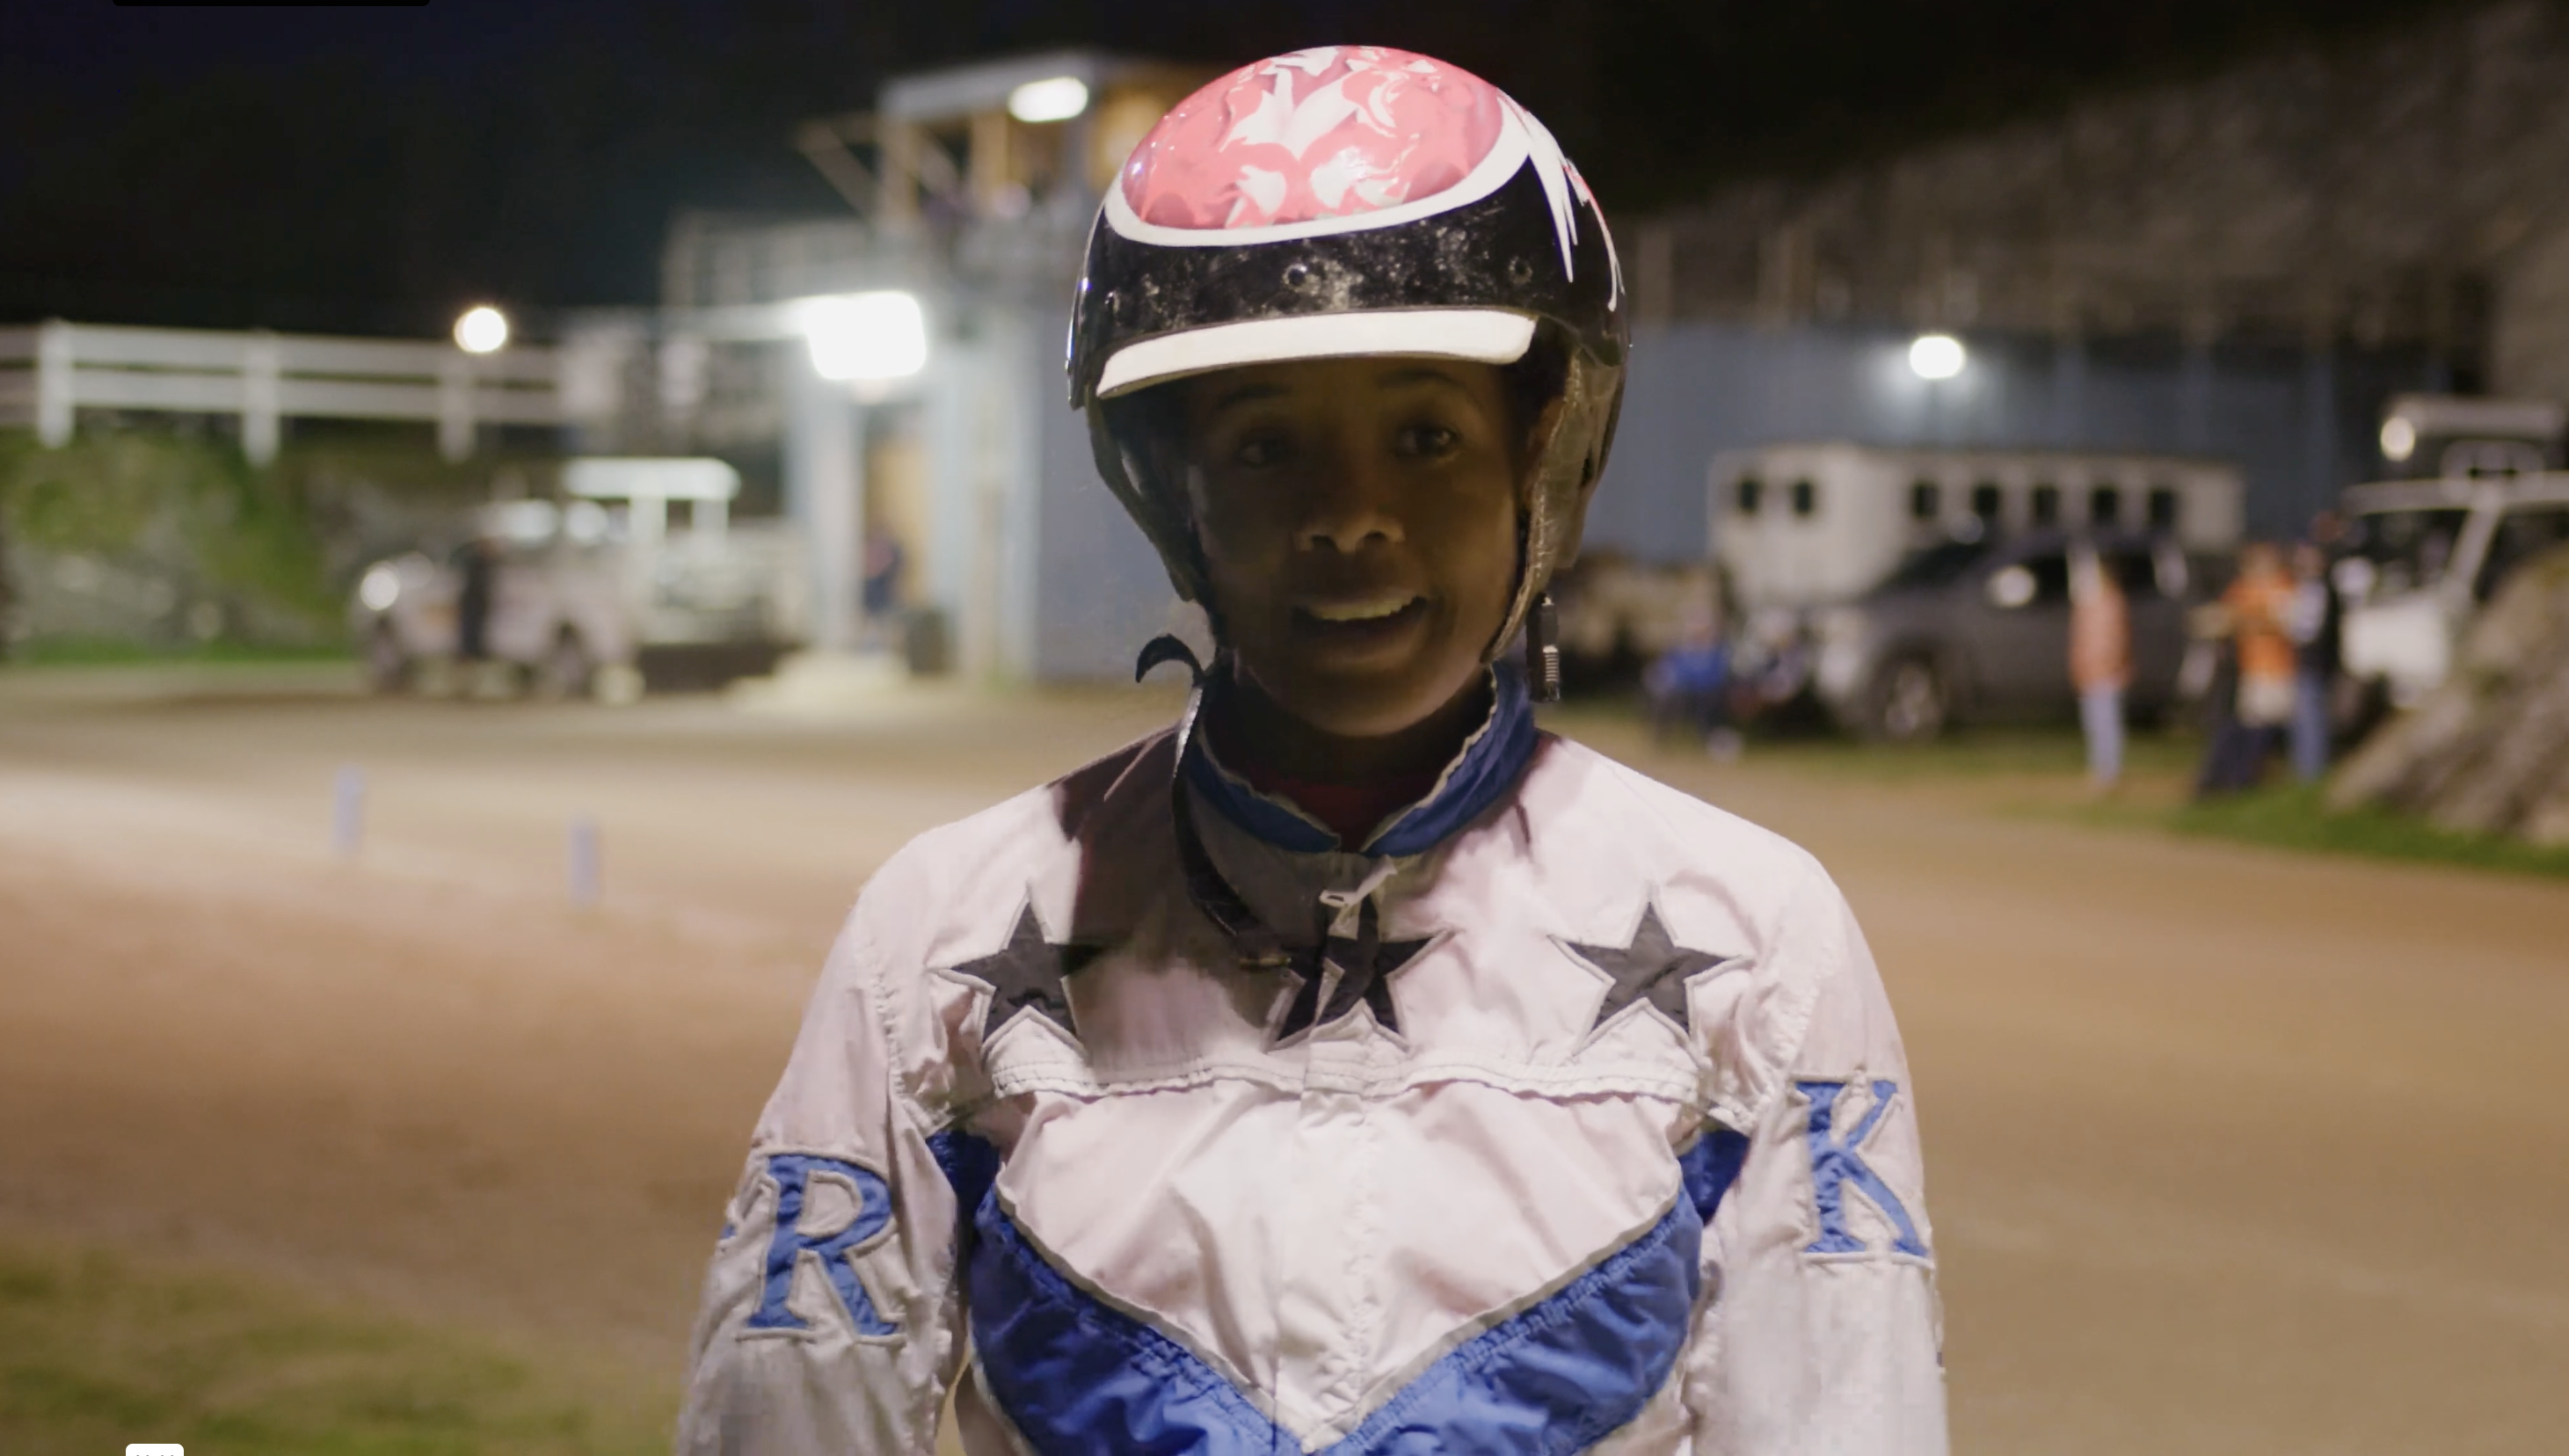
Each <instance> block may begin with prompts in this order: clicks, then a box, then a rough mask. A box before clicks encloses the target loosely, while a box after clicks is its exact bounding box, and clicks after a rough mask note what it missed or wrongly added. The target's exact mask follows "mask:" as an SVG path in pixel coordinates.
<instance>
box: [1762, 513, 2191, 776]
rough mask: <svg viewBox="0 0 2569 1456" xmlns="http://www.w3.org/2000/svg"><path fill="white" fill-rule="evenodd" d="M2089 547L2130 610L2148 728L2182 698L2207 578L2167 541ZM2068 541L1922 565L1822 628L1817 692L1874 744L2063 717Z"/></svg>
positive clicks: (1971, 546) (1998, 548) (2032, 535)
mask: <svg viewBox="0 0 2569 1456" xmlns="http://www.w3.org/2000/svg"><path fill="white" fill-rule="evenodd" d="M2091 540H2092V541H2093V542H2094V543H2095V546H2096V549H2097V551H2098V553H2099V554H2100V555H2101V556H2102V557H2103V559H2104V562H2105V565H2106V568H2107V569H2108V570H2110V571H2112V572H2113V574H2114V578H2115V580H2117V581H2118V582H2120V583H2121V585H2122V588H2123V593H2124V596H2125V598H2126V600H2127V601H2128V602H2129V603H2130V607H2131V622H2132V685H2131V688H2130V689H2129V691H2128V692H2127V693H2126V694H2125V696H2124V703H2125V705H2126V707H2127V709H2128V710H2129V711H2130V712H2131V713H2132V714H2133V715H2134V716H2135V717H2138V718H2143V719H2147V718H2149V717H2152V716H2155V715H2157V714H2159V713H2161V712H2163V711H2165V710H2166V709H2167V708H2168V707H2169V706H2170V705H2171V704H2173V703H2174V702H2175V701H2176V700H2177V698H2178V696H2179V692H2178V688H2177V682H2178V676H2179V670H2180V668H2181V667H2182V666H2183V664H2184V661H2185V655H2186V622H2185V615H2186V604H2187V599H2188V596H2187V593H2188V588H2189V583H2190V582H2191V581H2193V580H2195V579H2196V578H2198V577H2199V576H2200V575H2201V574H2202V573H2201V569H2200V566H2201V563H2198V562H2190V561H2189V560H2188V559H2187V557H2186V555H2185V553H2184V552H2183V551H2182V550H2180V549H2179V548H2178V546H2177V544H2176V543H2175V542H2174V541H2173V540H2171V539H2169V538H2167V537H2165V536H2150V535H2140V534H2127V533H2115V532H2101V533H2098V534H2096V535H2095V536H2094V537H2092V538H2091ZM2070 546H2071V539H2070V538H2069V536H2068V535H2067V534H2065V533H2062V532H2056V531H2036V532H2028V533H2026V534H2024V535H2021V536H2016V537H2009V538H2005V539H1985V538H1976V537H1966V538H1957V539H1954V540H1950V541H1945V542H1941V543H1939V544H1937V545H1935V546H1928V547H1925V548H1923V549H1920V550H1917V551H1913V552H1912V553H1911V554H1910V555H1909V556H1908V558H1907V559H1905V560H1904V561H1902V562H1901V564H1900V566H1899V568H1898V569H1896V570H1895V571H1893V573H1892V574H1891V576H1890V577H1889V578H1888V579H1887V580H1885V581H1884V582H1883V583H1882V584H1881V585H1880V586H1877V587H1875V588H1874V589H1873V590H1871V591H1869V592H1866V593H1865V594H1864V595H1863V596H1861V597H1859V598H1857V599H1856V600H1855V601H1853V602H1849V603H1847V604H1845V605H1842V606H1834V607H1827V608H1823V609H1822V610H1820V611H1819V612H1817V613H1815V615H1814V617H1813V619H1812V627H1813V630H1814V634H1815V635H1816V637H1817V639H1818V653H1817V661H1816V664H1815V666H1814V669H1813V673H1812V686H1813V689H1814V690H1815V691H1816V692H1817V694H1818V696H1819V698H1820V701H1821V702H1822V703H1823V704H1825V705H1826V706H1827V708H1828V709H1829V711H1830V713H1831V714H1832V715H1833V716H1834V717H1835V718H1836V719H1837V720H1838V722H1839V723H1841V724H1842V725H1844V726H1845V727H1847V728H1848V729H1850V730H1851V731H1854V732H1856V733H1859V734H1861V735H1863V736H1865V737H1868V738H1877V739H1889V740H1894V741H1920V740H1925V739H1929V738H1933V737H1935V736H1937V735H1938V734H1939V733H1942V732H1943V731H1944V730H1945V729H1946V728H1947V727H1948V726H1950V725H1951V724H1953V723H1955V722H1957V721H1960V720H1963V719H1976V720H1993V719H2001V718H2036V717H2059V716H2065V715H2067V714H2068V713H2069V712H2071V711H2072V710H2073V709H2074V707H2075V705H2076V702H2077V694H2076V691H2075V690H2074V689H2073V688H2072V687H2071V686H2070V682H2069V547H2070Z"/></svg>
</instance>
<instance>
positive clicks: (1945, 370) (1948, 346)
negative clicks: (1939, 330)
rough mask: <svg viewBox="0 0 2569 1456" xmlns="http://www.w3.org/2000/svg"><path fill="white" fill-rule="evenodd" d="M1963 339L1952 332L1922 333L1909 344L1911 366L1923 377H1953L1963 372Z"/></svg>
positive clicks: (1964, 356) (1964, 357)
mask: <svg viewBox="0 0 2569 1456" xmlns="http://www.w3.org/2000/svg"><path fill="white" fill-rule="evenodd" d="M1968 357H1969V356H1968V355H1966V354H1965V353H1964V352H1963V341H1962V340H1961V339H1958V338H1956V337H1954V336H1953V335H1952V334H1920V335H1919V336H1918V338H1917V340H1916V341H1915V342H1914V343H1912V344H1910V346H1909V367H1910V369H1911V370H1912V371H1914V372H1915V373H1916V374H1917V376H1918V377H1919V378H1921V379H1951V378H1953V377H1954V376H1955V375H1957V374H1960V373H1962V372H1963V362H1964V360H1965V359H1966V358H1968Z"/></svg>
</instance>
